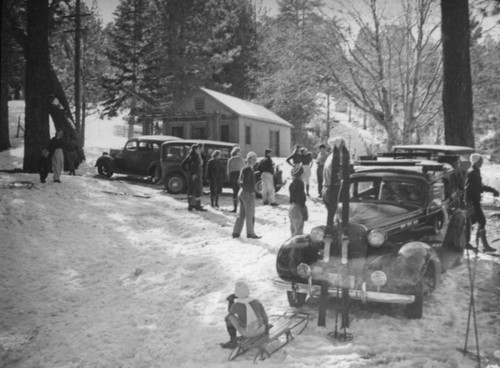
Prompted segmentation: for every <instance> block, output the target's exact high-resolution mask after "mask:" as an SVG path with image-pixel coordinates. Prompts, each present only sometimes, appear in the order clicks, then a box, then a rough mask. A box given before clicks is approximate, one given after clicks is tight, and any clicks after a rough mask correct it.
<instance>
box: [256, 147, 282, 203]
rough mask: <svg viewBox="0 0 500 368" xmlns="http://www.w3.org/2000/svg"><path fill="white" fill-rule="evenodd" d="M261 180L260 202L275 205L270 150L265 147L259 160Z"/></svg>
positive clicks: (272, 165)
mask: <svg viewBox="0 0 500 368" xmlns="http://www.w3.org/2000/svg"><path fill="white" fill-rule="evenodd" d="M257 170H259V171H260V173H261V175H260V178H261V180H262V202H263V203H264V204H265V205H266V204H270V205H271V206H277V205H278V204H277V203H276V192H275V190H274V163H273V160H272V159H271V150H270V149H269V148H267V149H266V150H265V151H264V158H263V159H262V160H261V161H260V162H259V167H258V169H257Z"/></svg>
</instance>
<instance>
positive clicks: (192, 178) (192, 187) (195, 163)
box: [181, 144, 206, 211]
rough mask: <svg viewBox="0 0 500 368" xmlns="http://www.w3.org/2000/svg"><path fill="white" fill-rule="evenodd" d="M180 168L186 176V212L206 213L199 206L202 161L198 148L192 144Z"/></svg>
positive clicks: (201, 184) (201, 190)
mask: <svg viewBox="0 0 500 368" xmlns="http://www.w3.org/2000/svg"><path fill="white" fill-rule="evenodd" d="M181 167H182V168H183V169H184V170H185V171H186V174H187V187H188V193H187V195H188V211H192V210H193V209H195V210H198V211H206V209H205V208H203V207H202V206H201V195H202V194H203V160H202V158H201V154H200V146H199V145H198V144H193V145H192V146H191V150H190V151H189V154H188V155H187V156H186V158H185V159H184V160H183V161H182V163H181Z"/></svg>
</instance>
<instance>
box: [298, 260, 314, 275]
mask: <svg viewBox="0 0 500 368" xmlns="http://www.w3.org/2000/svg"><path fill="white" fill-rule="evenodd" d="M311 273H312V272H311V267H309V265H308V264H305V263H301V264H299V265H298V266H297V275H299V276H300V277H301V278H303V279H307V278H309V276H311Z"/></svg>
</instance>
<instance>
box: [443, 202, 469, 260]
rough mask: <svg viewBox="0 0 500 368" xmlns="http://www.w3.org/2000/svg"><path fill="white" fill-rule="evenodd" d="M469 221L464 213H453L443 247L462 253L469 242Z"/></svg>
mask: <svg viewBox="0 0 500 368" xmlns="http://www.w3.org/2000/svg"><path fill="white" fill-rule="evenodd" d="M470 228H471V224H470V219H469V217H468V216H467V212H466V211H461V210H459V211H455V212H454V213H453V214H452V215H451V217H450V224H449V225H448V230H447V231H446V235H445V237H444V240H443V247H446V248H450V249H454V250H457V251H463V250H464V249H465V246H466V245H467V244H468V243H469V242H470V237H471V236H470Z"/></svg>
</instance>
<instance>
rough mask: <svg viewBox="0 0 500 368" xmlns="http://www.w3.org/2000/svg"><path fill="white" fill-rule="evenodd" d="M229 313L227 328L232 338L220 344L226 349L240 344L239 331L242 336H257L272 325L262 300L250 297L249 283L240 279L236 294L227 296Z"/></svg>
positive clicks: (235, 289) (267, 330)
mask: <svg viewBox="0 0 500 368" xmlns="http://www.w3.org/2000/svg"><path fill="white" fill-rule="evenodd" d="M227 300H228V302H229V306H228V310H229V314H228V315H227V316H226V318H225V321H226V328H227V332H228V333H229V337H230V340H229V341H228V342H226V343H223V344H220V345H221V347H222V348H224V349H234V348H236V347H237V345H238V338H237V336H236V335H237V332H239V333H240V335H241V336H242V337H255V336H259V335H261V334H264V333H268V332H269V329H270V328H271V326H270V325H269V320H268V318H267V314H266V311H265V310H264V307H263V306H262V304H261V302H259V301H258V300H257V299H254V298H252V297H250V289H249V287H248V285H247V284H246V283H245V282H244V281H242V280H239V281H237V282H236V285H235V288H234V294H231V295H230V296H228V297H227Z"/></svg>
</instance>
